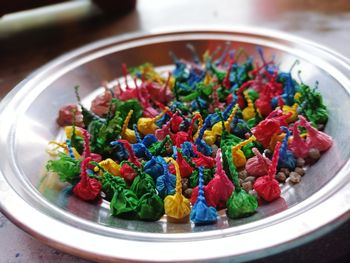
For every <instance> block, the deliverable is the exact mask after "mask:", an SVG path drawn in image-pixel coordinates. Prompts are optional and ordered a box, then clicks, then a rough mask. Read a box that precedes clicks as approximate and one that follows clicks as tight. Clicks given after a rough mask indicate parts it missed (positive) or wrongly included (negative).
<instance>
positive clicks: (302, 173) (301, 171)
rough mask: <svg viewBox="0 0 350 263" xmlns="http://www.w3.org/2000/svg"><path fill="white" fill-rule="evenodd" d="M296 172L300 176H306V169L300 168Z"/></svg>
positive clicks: (296, 168)
mask: <svg viewBox="0 0 350 263" xmlns="http://www.w3.org/2000/svg"><path fill="white" fill-rule="evenodd" d="M294 172H296V173H298V174H300V175H301V176H303V175H304V174H305V171H304V169H303V168H300V167H295V169H294Z"/></svg>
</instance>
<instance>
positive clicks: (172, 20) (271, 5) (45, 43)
mask: <svg viewBox="0 0 350 263" xmlns="http://www.w3.org/2000/svg"><path fill="white" fill-rule="evenodd" d="M61 7H62V6H61ZM62 9H64V10H63V11H61V12H57V11H59V10H60V8H59V7H55V8H54V9H46V10H44V12H43V13H44V14H40V12H39V13H35V14H34V15H32V16H30V15H24V18H23V16H22V17H21V16H18V15H17V16H15V17H14V18H13V17H10V16H7V17H4V18H3V19H1V20H0V61H1V62H0V98H2V97H3V96H5V95H6V93H7V92H8V91H9V90H11V89H12V88H13V87H14V86H15V85H16V84H17V83H19V82H20V81H21V80H22V79H24V78H25V77H26V76H28V74H30V73H31V72H32V71H34V70H36V69H37V68H39V67H40V66H42V65H44V64H45V63H47V62H49V61H50V60H51V59H53V58H55V57H57V56H59V55H62V54H64V53H65V52H67V51H70V50H72V49H74V48H77V47H80V46H81V45H84V44H87V43H91V42H93V41H95V40H99V39H101V38H106V37H109V36H115V35H118V34H123V33H127V32H133V31H140V30H142V31H146V32H147V31H152V30H156V29H160V28H167V27H168V28H173V27H177V28H178V27H181V26H187V27H190V26H202V27H203V26H205V25H212V24H215V25H223V26H225V27H227V26H229V25H234V26H237V25H250V26H257V27H265V28H272V29H278V30H282V31H284V32H288V33H292V34H295V35H298V36H301V37H305V38H307V39H310V40H313V41H315V42H318V43H320V44H323V45H326V46H328V47H330V48H332V49H335V50H336V51H338V52H340V53H342V54H343V55H345V56H347V57H350V48H349V43H350V34H349V31H350V12H349V11H350V2H349V1H346V0H334V1H327V0H321V1H311V0H309V1H302V0H294V1H286V0H277V1H269V0H245V1H239V0H217V1H212V0H192V1H186V0H172V1H170V0H169V1H162V0H138V2H137V7H136V9H135V10H133V11H131V12H130V13H128V14H125V15H122V16H117V17H114V16H109V17H105V16H103V15H101V14H99V12H98V11H96V9H95V8H93V7H91V5H90V4H89V2H88V1H87V0H82V1H78V2H75V3H74V4H70V5H68V6H65V7H64V8H63V7H62ZM25 17H27V18H25ZM28 17H29V18H28ZM349 231H350V222H349V221H348V222H347V223H345V224H344V225H342V226H340V227H339V228H337V229H336V230H335V231H333V232H331V233H330V234H328V235H326V236H324V237H322V238H320V239H317V240H315V241H313V242H311V243H308V244H306V245H304V246H302V247H301V248H296V249H292V250H290V251H287V252H285V253H283V254H279V255H276V256H273V257H272V258H268V259H264V260H260V261H259V262H290V261H292V260H293V261H295V262H311V261H315V262H333V261H339V260H340V259H343V260H344V259H345V258H347V256H350V252H349V250H348V247H349V245H350V238H348V234H347V233H349ZM0 255H1V257H0V261H1V262H86V261H85V260H82V259H78V258H76V257H73V256H70V255H66V254H64V253H61V252H59V251H56V250H54V249H51V248H49V247H48V246H46V245H44V244H41V243H40V242H38V241H36V240H35V239H33V238H32V237H30V236H28V235H27V234H25V233H24V232H23V231H22V230H20V229H18V228H17V227H15V226H14V225H13V224H12V223H11V222H10V221H8V220H7V219H6V218H5V217H3V216H2V215H0Z"/></svg>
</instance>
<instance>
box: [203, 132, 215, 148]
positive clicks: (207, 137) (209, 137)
mask: <svg viewBox="0 0 350 263" xmlns="http://www.w3.org/2000/svg"><path fill="white" fill-rule="evenodd" d="M203 139H204V141H205V142H206V143H207V144H208V145H213V144H214V143H215V142H216V135H215V134H214V133H213V132H212V131H210V130H205V132H204V134H203Z"/></svg>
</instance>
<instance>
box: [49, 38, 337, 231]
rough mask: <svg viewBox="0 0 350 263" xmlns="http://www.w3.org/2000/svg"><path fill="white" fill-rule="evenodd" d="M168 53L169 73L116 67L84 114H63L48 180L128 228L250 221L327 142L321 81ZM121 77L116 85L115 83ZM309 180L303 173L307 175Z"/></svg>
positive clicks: (227, 59)
mask: <svg viewBox="0 0 350 263" xmlns="http://www.w3.org/2000/svg"><path fill="white" fill-rule="evenodd" d="M188 48H189V52H191V53H192V59H191V60H186V59H183V58H178V57H176V55H175V54H171V55H172V57H173V60H174V67H173V70H171V71H169V72H166V73H164V72H158V71H157V70H156V69H155V68H154V67H153V66H152V64H151V62H146V63H145V64H142V65H139V66H137V67H132V68H127V66H126V65H122V68H123V75H124V77H123V80H122V81H121V82H122V83H120V81H116V82H113V83H107V82H106V85H105V90H104V92H103V93H102V94H100V95H98V96H97V97H96V98H94V99H93V101H92V102H91V107H90V109H88V108H87V107H85V106H84V105H83V104H82V103H81V99H80V96H79V88H78V87H75V90H76V99H77V103H76V104H74V105H73V104H71V105H62V108H61V109H60V111H59V113H58V118H57V123H58V124H59V125H60V126H62V127H63V128H64V130H65V135H66V139H65V140H64V141H50V142H49V147H48V153H49V154H50V155H51V156H52V158H51V160H49V161H48V162H47V164H46V170H47V173H54V174H56V175H57V176H58V177H59V180H60V181H61V182H62V183H64V186H65V187H66V190H67V189H68V191H70V192H71V194H72V195H75V196H77V197H78V198H80V199H82V200H84V201H86V202H94V203H95V204H96V205H99V204H100V202H99V200H101V199H102V198H103V199H105V200H107V201H109V202H110V214H111V216H116V217H119V218H124V219H130V220H143V221H157V220H159V219H160V218H162V217H163V216H164V215H166V219H167V220H168V222H172V223H188V222H189V221H192V222H193V223H194V224H195V225H204V224H212V223H215V222H216V221H217V218H218V213H217V212H218V211H219V210H223V209H224V210H225V211H226V214H227V216H228V217H229V218H231V219H236V218H242V217H246V216H250V215H252V214H254V213H256V212H257V209H258V206H259V205H262V204H264V205H266V203H269V202H274V201H275V200H277V199H279V198H281V185H282V184H286V183H288V184H291V185H293V184H297V183H302V177H303V176H305V170H306V169H305V167H306V166H308V165H312V164H313V163H314V162H316V161H317V160H318V159H319V158H320V157H321V154H322V153H323V152H325V151H327V150H328V149H329V148H330V147H331V145H332V138H331V137H330V136H329V135H327V134H325V133H324V132H323V131H322V130H323V129H324V127H325V125H326V123H327V120H328V112H327V108H326V106H325V105H324V103H323V100H322V96H321V94H320V93H319V92H318V90H317V86H318V83H317V82H316V83H315V84H314V86H313V87H310V86H309V85H307V84H306V83H304V82H303V81H302V78H301V75H302V72H298V74H297V76H298V79H295V78H293V77H292V75H295V74H292V73H293V72H295V70H296V67H297V65H298V61H295V63H294V64H293V65H291V68H290V70H289V71H282V70H280V68H279V66H278V61H277V59H278V58H276V57H273V58H271V59H268V58H265V57H264V54H263V50H262V48H259V47H258V48H257V51H258V52H257V53H258V54H259V55H258V56H257V57H253V56H251V55H249V54H247V53H246V51H244V50H233V49H232V48H231V47H230V45H229V44H228V45H226V46H225V47H224V48H223V49H222V48H221V47H218V48H217V49H215V50H208V51H206V52H205V53H204V54H203V55H202V56H201V57H200V56H199V55H198V54H197V52H196V50H195V48H194V47H193V46H192V45H190V44H189V45H188ZM121 79H122V78H121ZM306 176H307V173H306Z"/></svg>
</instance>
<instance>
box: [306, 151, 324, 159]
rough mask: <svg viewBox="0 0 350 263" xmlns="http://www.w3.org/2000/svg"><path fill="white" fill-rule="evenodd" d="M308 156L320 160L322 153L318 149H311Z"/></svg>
mask: <svg viewBox="0 0 350 263" xmlns="http://www.w3.org/2000/svg"><path fill="white" fill-rule="evenodd" d="M308 154H309V157H310V158H311V159H313V160H318V159H320V157H321V153H320V151H319V150H318V149H316V148H311V149H310V150H309V152H308Z"/></svg>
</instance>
